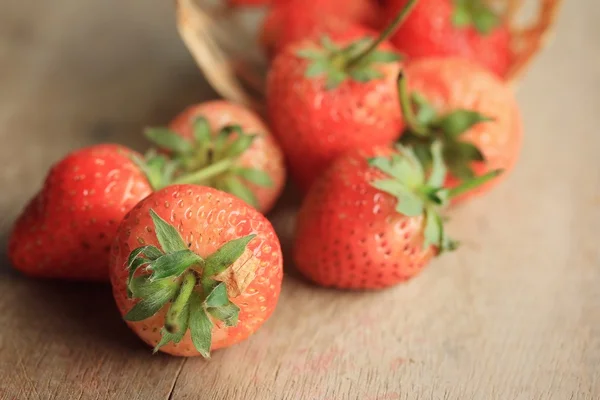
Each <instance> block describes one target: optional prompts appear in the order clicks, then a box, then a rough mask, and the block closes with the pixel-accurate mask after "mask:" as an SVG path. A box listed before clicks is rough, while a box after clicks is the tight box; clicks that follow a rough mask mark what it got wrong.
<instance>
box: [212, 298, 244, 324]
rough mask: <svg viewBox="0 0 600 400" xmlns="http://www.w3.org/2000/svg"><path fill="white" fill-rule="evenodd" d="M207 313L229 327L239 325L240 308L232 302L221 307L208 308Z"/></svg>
mask: <svg viewBox="0 0 600 400" xmlns="http://www.w3.org/2000/svg"><path fill="white" fill-rule="evenodd" d="M207 311H208V312H209V313H210V315H212V316H213V317H215V318H216V319H218V320H219V321H223V322H224V323H225V325H227V326H236V325H237V323H238V317H239V314H240V308H239V307H238V306H237V305H235V304H234V303H232V302H229V303H228V304H226V305H224V306H221V307H213V308H208V309H207Z"/></svg>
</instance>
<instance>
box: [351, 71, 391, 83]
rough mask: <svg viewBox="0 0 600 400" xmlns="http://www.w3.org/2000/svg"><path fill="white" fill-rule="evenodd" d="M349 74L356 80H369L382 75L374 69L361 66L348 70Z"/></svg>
mask: <svg viewBox="0 0 600 400" xmlns="http://www.w3.org/2000/svg"><path fill="white" fill-rule="evenodd" d="M350 76H351V77H352V79H354V80H355V81H357V82H369V81H371V80H373V79H379V78H382V77H383V74H382V73H381V72H379V71H377V70H375V69H370V68H362V69H352V70H350Z"/></svg>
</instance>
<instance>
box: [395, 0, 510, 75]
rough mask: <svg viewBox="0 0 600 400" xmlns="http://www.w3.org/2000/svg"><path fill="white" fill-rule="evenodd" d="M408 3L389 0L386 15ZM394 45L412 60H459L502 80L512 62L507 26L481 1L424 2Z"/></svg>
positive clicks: (405, 0)
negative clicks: (482, 67) (467, 61)
mask: <svg viewBox="0 0 600 400" xmlns="http://www.w3.org/2000/svg"><path fill="white" fill-rule="evenodd" d="M406 2H407V0H389V1H388V2H387V3H388V4H387V7H386V10H387V15H394V14H395V13H396V12H397V11H398V10H400V9H402V7H404V6H405V4H406ZM391 41H392V43H394V45H396V46H397V47H398V49H399V50H400V51H401V52H402V53H403V54H405V55H406V56H407V57H408V58H409V59H419V58H429V57H436V56H460V57H464V58H469V59H471V60H474V61H476V62H478V63H480V64H482V65H483V66H485V67H487V68H488V69H490V70H491V71H493V72H494V73H496V74H497V75H498V76H500V77H504V76H505V75H506V73H507V71H508V68H509V65H510V60H511V52H510V46H509V45H510V34H509V30H508V26H507V24H506V23H504V22H503V21H502V20H501V19H500V17H498V16H497V15H496V14H495V13H494V11H493V10H492V9H491V8H490V7H489V6H488V5H486V4H485V2H483V1H481V0H421V1H419V4H417V5H416V7H415V9H414V11H413V12H412V13H411V15H410V17H409V18H407V20H406V22H405V23H404V24H402V26H401V27H400V28H399V29H398V30H397V31H396V33H395V34H394V36H393V37H392V38H391Z"/></svg>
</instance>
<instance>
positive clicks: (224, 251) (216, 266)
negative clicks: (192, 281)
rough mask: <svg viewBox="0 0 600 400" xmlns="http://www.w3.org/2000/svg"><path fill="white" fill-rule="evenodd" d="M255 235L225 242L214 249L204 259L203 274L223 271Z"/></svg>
mask: <svg viewBox="0 0 600 400" xmlns="http://www.w3.org/2000/svg"><path fill="white" fill-rule="evenodd" d="M255 237H256V235H255V234H251V235H248V236H244V237H241V238H238V239H234V240H230V241H229V242H227V243H225V244H224V245H223V246H221V247H220V248H219V250H217V251H215V252H214V253H213V254H211V255H210V256H208V257H207V258H206V259H205V260H204V273H203V275H204V276H205V277H211V276H214V275H218V274H220V273H221V272H223V271H224V270H225V269H227V267H229V266H230V265H232V264H233V263H234V262H236V261H237V259H238V258H240V256H241V255H242V254H243V253H244V251H245V250H246V246H247V245H248V243H250V241H251V240H252V239H254V238H255Z"/></svg>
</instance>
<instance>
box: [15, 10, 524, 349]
mask: <svg viewBox="0 0 600 400" xmlns="http://www.w3.org/2000/svg"><path fill="white" fill-rule="evenodd" d="M236 3H241V1H240V0H237V1H236ZM251 3H258V2H257V1H256V0H254V1H251ZM263 3H264V1H263ZM272 3H274V4H272V7H271V8H270V11H269V14H268V16H267V18H266V19H265V21H264V25H263V29H262V32H263V34H262V36H261V39H262V42H263V44H264V45H265V48H266V49H267V52H268V54H269V55H270V57H271V63H270V69H269V74H268V83H267V111H268V121H269V127H267V125H265V124H264V123H263V122H262V121H261V119H260V117H259V116H257V115H256V114H255V113H254V112H252V111H250V110H248V109H246V108H244V107H243V106H241V105H238V104H233V103H230V102H226V101H212V102H207V103H202V104H199V105H195V106H191V107H189V108H188V109H186V110H184V111H183V112H182V113H181V114H180V115H179V116H177V117H176V118H175V119H174V120H173V121H172V122H171V124H170V125H169V127H168V128H151V129H148V130H147V131H146V136H147V137H148V138H149V140H150V141H151V142H152V143H153V147H152V148H151V149H150V150H148V151H147V153H146V154H144V155H142V154H138V153H137V152H135V151H133V150H130V149H128V148H125V147H123V146H120V145H116V144H100V145H96V146H91V147H88V148H84V149H80V150H78V151H76V152H74V153H71V154H70V155H68V156H67V157H66V158H64V159H63V160H61V161H59V162H58V163H56V164H55V165H54V166H53V167H52V169H51V170H50V172H49V173H48V176H47V178H46V181H45V183H44V186H43V188H42V189H41V190H40V191H39V193H38V194H37V195H36V196H35V197H34V198H33V199H32V200H31V201H30V202H29V204H28V205H27V206H26V207H25V209H24V210H23V212H22V214H21V215H20V217H19V218H18V220H17V221H16V223H15V226H14V228H13V232H12V235H11V238H10V243H9V256H10V258H11V261H12V263H13V265H14V267H15V268H16V269H19V270H21V271H23V272H24V273H26V274H28V275H30V276H33V277H45V278H59V279H70V280H108V279H110V281H111V284H112V287H113V294H114V298H115V300H116V303H117V305H118V308H119V310H120V311H121V314H122V315H123V318H124V319H125V321H126V322H127V324H128V325H129V326H130V327H131V329H133V330H134V331H135V332H136V333H137V334H138V335H139V336H140V338H141V339H142V340H144V341H145V342H146V343H148V344H149V345H151V346H153V347H154V349H155V351H158V350H160V351H163V352H166V353H170V354H174V355H185V356H193V355H202V356H204V357H209V356H210V351H211V350H215V349H218V348H222V347H227V346H231V345H233V344H235V343H238V342H240V341H242V340H244V339H245V338H247V337H248V336H249V335H251V334H252V333H253V332H255V331H256V330H257V329H258V328H259V327H260V326H261V325H262V324H263V323H264V321H265V320H267V319H268V318H269V317H270V315H271V314H272V312H273V310H274V309H275V306H276V304H277V301H278V298H279V293H280V290H281V281H282V276H283V260H282V254H281V248H280V244H279V240H278V238H277V235H276V234H275V232H274V230H273V228H272V226H271V224H270V223H269V221H268V220H267V219H266V218H265V217H264V214H265V213H267V212H268V211H269V210H270V209H271V208H272V206H273V205H274V203H275V202H276V200H277V198H278V197H279V195H280V194H281V191H282V188H283V186H284V183H285V177H286V167H287V168H288V169H289V175H290V177H291V179H292V180H293V181H294V183H295V184H296V185H297V186H298V188H299V189H300V191H301V193H302V195H303V201H302V206H301V209H300V211H299V213H298V218H297V226H296V232H295V237H294V251H293V258H294V261H295V263H296V266H297V268H298V269H299V270H300V272H302V273H303V274H304V275H305V276H306V277H307V278H309V279H311V280H312V281H313V282H315V283H316V284H319V285H323V286H332V287H337V288H350V289H376V288H384V287H389V286H392V285H395V284H397V283H399V282H402V281H406V280H407V279H410V278H411V277H413V276H415V275H416V274H418V273H419V272H420V271H421V270H422V269H423V267H424V266H425V265H426V264H427V263H428V262H429V261H430V259H431V258H432V257H435V256H437V255H439V254H441V253H442V252H444V251H449V250H453V249H455V248H456V247H457V243H456V242H455V241H454V240H452V239H451V238H450V237H449V236H448V234H447V232H446V230H445V228H444V218H443V217H442V215H441V212H442V211H443V210H444V209H445V208H446V207H447V206H448V205H450V204H456V203H457V202H462V201H465V200H467V199H468V198H469V197H472V196H474V195H478V194H482V193H484V192H486V191H488V190H490V188H492V187H493V186H494V185H496V184H497V183H498V182H499V175H500V174H502V176H505V175H506V172H507V171H509V170H510V169H512V168H513V166H514V164H515V162H516V159H517V156H518V152H519V148H520V143H521V120H520V115H519V110H518V107H517V104H516V101H515V99H514V96H513V93H512V91H511V90H510V89H509V87H508V86H507V84H506V83H505V82H504V80H503V76H504V74H505V73H506V71H507V68H508V65H509V61H510V56H509V51H508V32H507V30H506V28H505V27H504V26H503V25H502V24H501V21H500V20H499V19H498V18H497V17H496V16H495V14H493V12H492V11H491V10H490V9H488V8H486V7H485V6H484V5H482V4H481V2H479V1H476V0H454V1H453V0H420V1H417V0H400V1H393V0H389V1H386V2H385V3H386V4H385V5H382V4H380V3H379V2H376V1H374V0H364V1H363V0H344V1H343V2H342V1H338V0H327V1H308V0H288V1H284V0H273V1H272ZM403 56H404V57H406V56H407V57H406V59H402V57H403ZM269 128H270V129H271V131H270V130H269ZM271 132H272V133H271Z"/></svg>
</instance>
